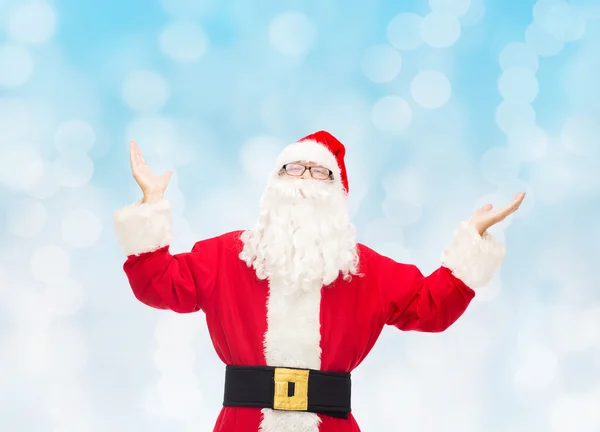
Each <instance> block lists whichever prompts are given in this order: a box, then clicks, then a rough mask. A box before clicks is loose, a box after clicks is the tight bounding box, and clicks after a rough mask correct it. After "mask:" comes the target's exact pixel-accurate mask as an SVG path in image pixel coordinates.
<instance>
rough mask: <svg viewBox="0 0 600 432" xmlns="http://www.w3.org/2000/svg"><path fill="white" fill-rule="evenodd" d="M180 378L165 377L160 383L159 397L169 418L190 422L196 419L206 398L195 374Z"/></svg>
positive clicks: (182, 375) (164, 412)
mask: <svg viewBox="0 0 600 432" xmlns="http://www.w3.org/2000/svg"><path fill="white" fill-rule="evenodd" d="M180 375H181V376H180V377H179V376H178V377H170V376H169V375H163V376H162V377H161V378H160V380H159V382H158V396H159V400H160V406H161V408H162V410H163V414H164V415H165V416H167V417H170V418H174V419H178V420H188V419H190V418H192V417H194V416H195V415H194V413H195V411H196V409H197V407H199V406H203V405H204V398H203V397H202V392H201V391H200V388H199V385H198V378H197V377H196V375H194V374H193V373H187V374H185V375H184V374H180Z"/></svg>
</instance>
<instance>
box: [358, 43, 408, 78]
mask: <svg viewBox="0 0 600 432" xmlns="http://www.w3.org/2000/svg"><path fill="white" fill-rule="evenodd" d="M361 66H362V71H363V73H364V74H365V76H366V77H367V78H369V79H370V80H371V81H373V82H375V83H387V82H390V81H392V80H393V79H394V78H396V76H398V73H400V69H402V57H401V56H400V54H399V53H398V51H396V50H395V49H394V48H392V47H391V46H389V45H375V46H372V47H370V48H368V49H367V50H366V51H365V53H364V54H363V56H362V61H361Z"/></svg>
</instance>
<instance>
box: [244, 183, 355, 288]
mask: <svg viewBox="0 0 600 432" xmlns="http://www.w3.org/2000/svg"><path fill="white" fill-rule="evenodd" d="M355 236H356V234H355V228H354V225H353V224H352V223H351V222H350V220H349V216H348V210H347V198H346V195H345V192H344V191H343V189H342V187H341V185H340V184H339V183H338V182H336V183H326V182H320V181H316V180H310V179H306V180H304V179H290V178H288V177H279V176H273V177H272V178H271V180H270V181H269V184H268V185H267V188H266V190H265V192H264V194H263V197H262V200H261V211H260V216H259V219H258V222H257V224H256V226H255V227H254V228H253V229H252V230H249V231H246V232H244V233H243V234H242V241H243V243H244V247H243V250H242V252H241V253H240V258H241V259H242V260H243V261H245V262H246V264H247V265H248V266H249V267H250V266H252V267H253V268H254V269H255V271H256V275H257V277H258V278H259V279H262V280H264V279H268V280H270V281H271V282H272V281H277V282H279V283H278V284H277V285H279V286H282V287H283V289H286V290H289V293H292V292H294V291H298V290H301V291H302V290H311V289H314V287H315V285H317V286H318V287H319V289H320V287H321V286H322V285H329V284H331V283H332V282H333V281H335V280H336V279H337V278H338V277H339V275H340V273H341V274H342V276H343V277H345V278H348V277H350V276H351V275H355V274H356V273H357V268H358V255H357V251H356V240H355ZM317 282H318V283H317ZM316 283H317V284H316Z"/></svg>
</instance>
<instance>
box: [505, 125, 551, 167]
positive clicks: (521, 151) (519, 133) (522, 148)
mask: <svg viewBox="0 0 600 432" xmlns="http://www.w3.org/2000/svg"><path fill="white" fill-rule="evenodd" d="M508 147H509V148H510V149H511V151H512V152H513V154H514V155H516V156H517V157H518V158H519V159H520V160H521V161H535V160H537V159H540V158H541V157H543V156H544V155H545V154H546V152H547V151H548V137H547V135H546V133H545V132H544V131H543V130H542V129H541V128H540V127H539V126H536V125H531V126H529V127H526V128H522V129H518V130H515V131H512V132H510V134H509V135H508Z"/></svg>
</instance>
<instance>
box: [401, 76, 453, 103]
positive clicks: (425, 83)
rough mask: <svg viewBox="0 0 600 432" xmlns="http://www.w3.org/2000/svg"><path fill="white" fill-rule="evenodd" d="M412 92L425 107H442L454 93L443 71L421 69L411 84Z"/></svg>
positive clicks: (417, 101) (416, 100)
mask: <svg viewBox="0 0 600 432" xmlns="http://www.w3.org/2000/svg"><path fill="white" fill-rule="evenodd" d="M410 93H411V95H412V97H413V99H414V100H415V102H416V103H418V104H419V105H421V106H422V107H424V108H440V107H441V106H443V105H445V104H446V103H447V102H448V101H449V100H450V96H451V94H452V86H451V85H450V81H449V80H448V78H446V75H444V74H443V73H442V72H439V71H435V70H424V71H420V72H419V73H418V74H417V75H416V76H415V77H414V78H413V80H412V82H411V84H410Z"/></svg>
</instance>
